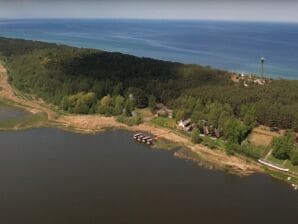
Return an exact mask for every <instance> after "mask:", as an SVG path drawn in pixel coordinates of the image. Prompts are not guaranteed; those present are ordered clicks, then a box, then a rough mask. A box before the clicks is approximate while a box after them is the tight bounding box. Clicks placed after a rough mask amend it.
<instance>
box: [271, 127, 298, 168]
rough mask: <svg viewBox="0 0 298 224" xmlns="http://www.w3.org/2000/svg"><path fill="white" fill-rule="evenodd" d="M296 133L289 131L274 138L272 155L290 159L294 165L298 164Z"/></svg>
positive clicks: (281, 158)
mask: <svg viewBox="0 0 298 224" xmlns="http://www.w3.org/2000/svg"><path fill="white" fill-rule="evenodd" d="M295 137H296V136H295V133H294V132H292V131H288V132H287V133H286V135H285V136H282V137H275V138H274V139H273V140H272V148H273V152H272V155H273V156H274V157H275V158H277V159H280V160H287V159H290V160H291V161H292V163H293V165H298V145H297V144H296V143H295Z"/></svg>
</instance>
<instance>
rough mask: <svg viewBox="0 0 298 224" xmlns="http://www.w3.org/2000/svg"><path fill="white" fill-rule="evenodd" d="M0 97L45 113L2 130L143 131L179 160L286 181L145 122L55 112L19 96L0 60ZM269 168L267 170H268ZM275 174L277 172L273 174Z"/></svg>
mask: <svg viewBox="0 0 298 224" xmlns="http://www.w3.org/2000/svg"><path fill="white" fill-rule="evenodd" d="M0 99H2V101H4V102H7V103H8V104H10V105H12V106H17V107H20V108H23V109H25V110H27V111H29V112H30V113H32V114H33V116H39V115H41V114H43V115H46V118H44V117H43V118H42V119H40V120H37V122H35V123H34V122H33V124H31V123H30V122H29V124H28V125H25V126H20V125H19V124H16V125H15V126H13V127H9V128H4V129H3V128H2V129H0V131H5V130H16V131H17V130H22V129H28V128H38V127H54V128H61V129H64V130H67V131H73V132H78V133H82V134H90V133H97V132H101V131H105V130H107V129H122V130H127V131H130V132H147V133H150V134H152V135H154V136H155V137H157V139H158V141H167V142H170V143H171V144H172V145H174V146H177V147H180V148H183V149H184V152H185V153H183V152H176V153H174V155H175V156H177V157H179V158H183V159H188V160H192V161H194V162H196V163H198V164H200V165H204V166H206V167H207V168H211V169H212V168H216V169H220V170H224V171H227V172H230V173H233V174H236V175H240V176H246V175H251V174H253V173H268V174H270V175H272V176H275V177H276V176H277V177H278V178H279V179H282V180H284V181H287V180H286V177H287V176H286V175H285V174H283V173H280V172H276V171H274V170H269V169H268V168H266V167H264V166H262V165H261V164H259V163H257V162H256V161H254V160H253V159H250V158H248V157H244V156H240V155H233V156H231V155H227V154H226V153H225V152H224V151H223V150H214V149H209V148H207V147H206V146H203V145H200V144H193V143H192V142H191V140H190V138H189V137H186V136H181V135H179V134H177V133H175V131H173V130H170V129H167V128H163V127H160V126H156V125H154V124H152V123H151V122H149V121H144V123H142V124H140V125H136V126H128V125H126V124H123V123H120V122H118V121H117V120H116V117H104V116H102V115H73V114H67V113H65V112H62V111H59V110H58V108H57V107H54V106H52V105H48V104H46V103H45V102H43V101H42V100H40V99H37V100H35V99H32V97H31V96H30V97H28V96H25V95H23V94H22V93H21V92H19V91H18V90H16V89H14V88H13V87H12V86H11V85H10V84H9V82H8V75H7V71H6V69H5V67H4V66H3V65H2V64H1V63H0ZM156 148H157V147H156ZM268 171H270V172H268ZM276 173H278V174H279V175H273V174H276ZM287 182H289V181H287Z"/></svg>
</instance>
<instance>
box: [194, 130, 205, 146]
mask: <svg viewBox="0 0 298 224" xmlns="http://www.w3.org/2000/svg"><path fill="white" fill-rule="evenodd" d="M191 141H192V143H195V144H200V143H201V142H202V141H203V139H202V138H201V136H200V131H199V129H197V128H195V129H194V130H193V131H192V132H191Z"/></svg>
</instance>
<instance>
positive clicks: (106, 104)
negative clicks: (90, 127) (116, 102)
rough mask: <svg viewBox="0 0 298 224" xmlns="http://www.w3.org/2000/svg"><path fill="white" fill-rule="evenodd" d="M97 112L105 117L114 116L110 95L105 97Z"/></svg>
mask: <svg viewBox="0 0 298 224" xmlns="http://www.w3.org/2000/svg"><path fill="white" fill-rule="evenodd" d="M97 112H99V113H100V114H105V115H112V113H113V99H112V97H111V96H110V95H107V96H104V97H103V98H102V99H101V100H100V102H99V105H98V107H97Z"/></svg>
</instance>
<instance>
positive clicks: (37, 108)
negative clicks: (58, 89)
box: [0, 63, 57, 120]
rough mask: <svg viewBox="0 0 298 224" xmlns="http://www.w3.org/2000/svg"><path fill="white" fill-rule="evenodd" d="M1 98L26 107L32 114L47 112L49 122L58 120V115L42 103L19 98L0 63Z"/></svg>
mask: <svg viewBox="0 0 298 224" xmlns="http://www.w3.org/2000/svg"><path fill="white" fill-rule="evenodd" d="M0 87H1V88H0V97H1V98H3V99H8V100H11V101H13V102H15V103H17V104H20V105H21V106H23V107H25V108H26V109H28V110H29V111H30V112H32V113H34V114H35V113H39V112H45V113H47V114H48V118H49V120H54V119H56V118H57V113H55V112H54V111H53V110H51V109H50V108H48V107H47V106H46V105H45V103H43V102H42V101H40V102H34V101H30V100H28V99H26V98H24V97H21V96H18V95H17V93H16V91H15V90H14V89H13V88H12V87H11V85H10V84H9V82H8V75H7V71H6V69H5V67H4V66H3V65H2V64H1V63H0Z"/></svg>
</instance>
